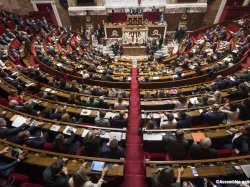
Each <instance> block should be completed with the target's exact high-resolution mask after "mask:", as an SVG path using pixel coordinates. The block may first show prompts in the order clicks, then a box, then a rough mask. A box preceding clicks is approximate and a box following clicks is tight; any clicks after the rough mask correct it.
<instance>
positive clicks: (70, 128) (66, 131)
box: [63, 126, 76, 135]
mask: <svg viewBox="0 0 250 187" xmlns="http://www.w3.org/2000/svg"><path fill="white" fill-rule="evenodd" d="M71 131H73V133H75V132H76V128H73V127H70V126H67V127H66V128H65V129H64V131H63V134H67V135H71V133H70V132H71Z"/></svg>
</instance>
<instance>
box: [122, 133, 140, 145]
mask: <svg viewBox="0 0 250 187" xmlns="http://www.w3.org/2000/svg"><path fill="white" fill-rule="evenodd" d="M126 143H127V144H142V143H143V141H142V137H141V136H138V135H133V134H126Z"/></svg>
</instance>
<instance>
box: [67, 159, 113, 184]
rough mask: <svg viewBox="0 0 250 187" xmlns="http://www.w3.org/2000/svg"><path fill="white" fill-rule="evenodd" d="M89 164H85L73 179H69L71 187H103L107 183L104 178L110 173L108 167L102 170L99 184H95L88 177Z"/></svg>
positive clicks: (75, 172)
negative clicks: (87, 168)
mask: <svg viewBox="0 0 250 187" xmlns="http://www.w3.org/2000/svg"><path fill="white" fill-rule="evenodd" d="M86 167H87V162H84V163H83V164H82V166H81V167H80V168H79V169H76V170H75V171H74V172H73V174H72V177H71V178H70V179H69V187H101V186H102V184H103V183H104V182H105V181H104V177H105V175H106V174H107V172H108V167H105V168H104V169H103V170H102V175H101V177H100V179H99V180H98V182H97V183H93V182H92V181H91V180H90V178H89V177H88V176H87V172H86Z"/></svg>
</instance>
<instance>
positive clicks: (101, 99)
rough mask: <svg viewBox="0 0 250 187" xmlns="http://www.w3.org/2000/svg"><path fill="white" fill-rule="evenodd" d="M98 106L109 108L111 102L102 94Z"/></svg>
mask: <svg viewBox="0 0 250 187" xmlns="http://www.w3.org/2000/svg"><path fill="white" fill-rule="evenodd" d="M97 107H98V108H105V109H109V104H108V103H107V102H106V101H105V100H104V97H103V96H100V97H99V100H98V105H97Z"/></svg>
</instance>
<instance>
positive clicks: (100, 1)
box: [95, 0, 104, 6]
mask: <svg viewBox="0 0 250 187" xmlns="http://www.w3.org/2000/svg"><path fill="white" fill-rule="evenodd" d="M103 1H104V0H95V5H96V6H103V4H104V3H103Z"/></svg>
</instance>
